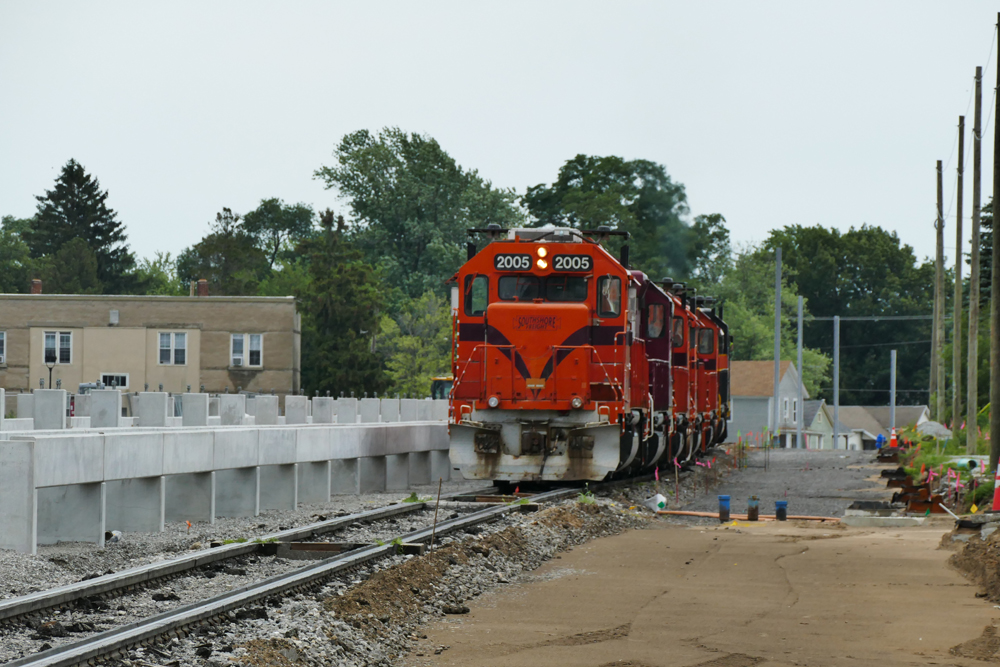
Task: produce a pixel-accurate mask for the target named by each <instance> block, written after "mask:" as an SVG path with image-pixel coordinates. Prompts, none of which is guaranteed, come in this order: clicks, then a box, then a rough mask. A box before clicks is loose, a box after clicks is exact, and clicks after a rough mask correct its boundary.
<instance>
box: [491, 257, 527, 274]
mask: <svg viewBox="0 0 1000 667" xmlns="http://www.w3.org/2000/svg"><path fill="white" fill-rule="evenodd" d="M493 268H494V269H496V270H497V271H527V270H528V269H530V268H531V255H497V256H495V257H494V258H493Z"/></svg>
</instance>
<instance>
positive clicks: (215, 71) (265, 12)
mask: <svg viewBox="0 0 1000 667" xmlns="http://www.w3.org/2000/svg"><path fill="white" fill-rule="evenodd" d="M996 10H997V6H996V3H995V2H986V1H985V0H982V1H971V0H969V1H965V2H961V3H956V2H947V3H946V2H913V1H909V0H908V1H905V2H877V3H874V2H870V1H869V0H866V1H864V2H835V3H834V2H826V3H818V2H811V3H802V2H753V3H748V2H679V1H677V2H667V1H659V2H583V1H581V0H573V1H572V2H539V1H532V2H511V1H504V2H493V3H489V2H468V1H464V2H427V1H425V2H364V3H362V2H354V3H346V2H341V3H335V2H330V1H322V2H306V1H300V2H280V3H278V2H249V1H246V0H241V1H240V2H180V1H178V0H171V1H170V2H159V3H151V2H143V3H136V2H101V3H76V2H45V3H39V2H34V1H30V2H29V1H24V2H22V1H16V2H15V1H11V0H0V215H15V216H19V217H26V216H29V215H31V214H32V213H33V212H34V210H35V200H34V195H39V194H42V193H43V192H44V191H45V190H46V189H48V188H51V187H52V184H53V181H54V179H55V178H56V176H57V175H58V173H59V170H60V168H61V167H62V165H63V164H65V163H66V161H67V160H69V159H70V158H75V159H76V160H77V161H79V162H81V163H82V164H83V165H84V167H85V168H86V169H87V170H88V171H89V172H91V173H92V174H94V175H95V176H96V177H98V178H99V179H100V182H101V185H102V187H104V188H106V189H107V190H109V192H110V196H109V200H108V201H109V204H110V206H112V207H113V208H114V209H115V210H117V211H118V213H119V216H120V219H121V220H122V221H123V222H124V223H125V224H126V225H127V232H128V235H129V241H130V244H131V246H132V248H133V250H134V251H135V252H136V253H137V254H138V255H139V256H141V257H149V256H151V255H152V254H153V253H154V252H155V251H157V250H165V251H170V252H171V253H174V254H176V253H177V252H179V251H180V250H182V249H183V248H184V247H186V246H188V245H191V244H193V243H195V242H197V241H198V240H199V239H200V238H201V237H202V236H203V235H204V234H205V233H206V231H207V229H208V222H209V221H210V220H211V219H212V218H214V215H215V213H216V212H217V211H218V210H220V209H221V207H223V206H228V207H230V208H232V209H234V210H235V211H237V212H240V213H243V212H246V211H248V210H251V209H253V208H254V207H256V205H257V204H258V202H259V201H260V200H261V199H263V198H267V197H280V198H282V199H284V200H285V201H286V202H290V203H292V202H300V201H301V202H305V203H308V204H311V205H312V206H313V207H315V208H317V209H320V208H326V207H332V208H334V209H336V210H338V211H344V212H346V205H345V204H344V203H343V202H342V201H340V200H338V198H337V196H336V193H335V192H332V191H328V190H325V189H324V188H323V185H322V184H321V183H320V182H319V181H316V180H314V179H313V178H312V173H313V171H314V170H315V169H317V168H318V167H320V166H321V165H324V164H330V163H331V162H332V157H331V155H332V150H333V147H334V146H335V144H336V143H337V141H338V140H339V139H340V138H341V137H342V136H343V135H344V134H346V133H348V132H352V131H354V130H357V129H361V128H368V129H371V130H378V129H379V128H382V127H385V126H399V127H400V128H402V129H404V130H406V131H410V132H420V133H426V134H428V135H430V136H432V137H434V138H435V139H437V140H438V141H439V142H440V143H441V145H442V146H443V147H444V148H445V150H447V151H448V152H449V153H450V154H451V155H452V156H454V157H455V159H456V160H457V161H458V162H459V163H460V164H461V165H462V166H464V167H467V168H476V169H478V170H479V171H480V173H481V174H482V175H483V176H484V177H486V178H487V179H490V180H491V181H492V182H493V183H494V184H495V185H499V186H504V187H512V188H516V189H517V191H518V192H521V193H523V192H524V189H525V187H526V186H531V185H535V184H538V183H543V182H551V181H553V180H554V179H555V177H556V175H557V172H558V170H559V167H560V166H561V165H562V164H563V163H564V162H565V161H566V160H567V159H569V158H571V157H573V156H574V155H576V154H578V153H586V154H592V155H620V156H623V157H625V158H644V159H648V160H653V161H655V162H659V163H662V164H664V165H665V166H666V168H667V171H668V173H669V174H670V175H671V177H672V178H673V179H674V180H676V181H679V182H681V183H683V184H684V185H685V186H686V188H687V194H688V201H689V205H690V208H691V217H693V216H694V215H698V214H701V213H715V212H719V213H722V214H724V215H725V216H726V218H727V220H728V222H729V224H730V229H731V232H732V236H733V238H734V240H736V241H759V240H762V239H764V238H765V237H766V236H767V233H768V230H770V229H772V228H775V227H782V226H784V225H788V224H806V225H812V224H817V223H818V224H821V225H825V226H834V227H838V228H840V229H844V230H846V229H847V228H849V227H851V226H852V225H853V226H859V225H861V224H862V223H869V224H872V225H878V226H881V227H884V228H886V229H891V230H895V231H897V232H898V233H899V236H900V237H901V238H902V240H903V241H904V242H905V243H908V244H910V245H912V246H913V247H914V249H915V250H916V252H917V255H918V257H921V258H922V257H924V256H932V255H933V253H934V230H933V226H932V223H933V219H934V211H935V189H934V188H935V172H934V164H935V160H938V159H940V160H944V161H946V162H947V163H948V167H947V172H946V178H945V208H946V210H949V211H951V212H952V218H951V219H949V220H948V225H947V231H946V234H947V235H948V239H949V240H948V243H947V246H948V248H949V249H948V250H947V253H946V254H947V255H948V256H949V264H950V263H951V261H952V260H953V258H954V250H953V249H954V245H955V241H954V193H955V168H956V165H957V151H956V150H955V149H954V146H955V138H956V134H957V123H958V116H959V115H961V114H963V113H965V114H966V116H967V119H966V126H967V136H966V152H967V155H968V159H967V174H968V175H967V178H966V199H965V201H966V206H965V210H966V212H967V214H968V212H969V211H970V209H971V197H972V158H971V155H972V136H971V134H972V116H973V109H972V105H971V104H970V102H971V92H972V90H973V77H974V73H975V67H976V65H982V66H983V67H984V68H985V69H986V75H985V76H984V82H983V93H984V94H983V98H984V99H983V115H984V117H985V116H986V115H987V114H988V113H989V112H990V110H991V109H992V108H993V90H994V87H995V82H996V64H995V59H996V51H995V48H996V46H995V44H994V47H993V48H994V51H993V56H992V58H990V59H991V60H993V61H994V62H992V63H989V62H988V57H989V52H990V46H991V40H992V39H993V37H992V33H993V26H994V23H995V22H996V18H997V16H996ZM984 123H985V121H984ZM992 146H993V123H992V120H990V122H989V127H988V133H987V134H985V135H984V140H983V201H984V203H985V202H986V201H987V199H988V197H989V195H990V193H991V192H992V162H993V158H992V155H993V150H992ZM949 156H950V157H949ZM966 217H967V220H966V223H965V227H966V245H965V251H966V253H967V252H968V250H969V248H968V238H969V236H970V235H969V233H968V230H969V227H970V226H971V223H970V222H969V221H968V215H967V216H966Z"/></svg>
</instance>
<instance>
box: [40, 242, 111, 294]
mask: <svg viewBox="0 0 1000 667" xmlns="http://www.w3.org/2000/svg"><path fill="white" fill-rule="evenodd" d="M39 266H40V271H41V276H42V283H43V288H44V290H45V292H46V293H47V294H100V293H101V292H102V285H101V281H100V279H99V278H98V277H97V275H98V266H97V255H96V254H95V253H94V251H93V250H91V249H90V246H88V245H87V242H86V241H84V240H83V239H81V238H76V239H72V240H71V241H69V242H67V243H66V244H65V245H63V247H61V248H59V251H58V252H56V254H55V255H54V256H52V257H43V258H41V259H40V260H39Z"/></svg>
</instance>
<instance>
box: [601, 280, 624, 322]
mask: <svg viewBox="0 0 1000 667" xmlns="http://www.w3.org/2000/svg"><path fill="white" fill-rule="evenodd" d="M621 312H622V281H621V278H616V277H614V276H604V277H603V278H601V279H600V280H598V281H597V316H598V317H618V316H619V315H621Z"/></svg>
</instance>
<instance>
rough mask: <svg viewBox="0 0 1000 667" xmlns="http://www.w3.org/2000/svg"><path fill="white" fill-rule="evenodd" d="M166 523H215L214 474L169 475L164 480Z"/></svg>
mask: <svg viewBox="0 0 1000 667" xmlns="http://www.w3.org/2000/svg"><path fill="white" fill-rule="evenodd" d="M164 487H165V493H164V496H165V498H164V519H165V520H166V521H190V522H192V523H194V522H195V521H207V522H208V523H215V473H214V472H202V473H194V474H191V475H170V476H168V477H166V478H164Z"/></svg>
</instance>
